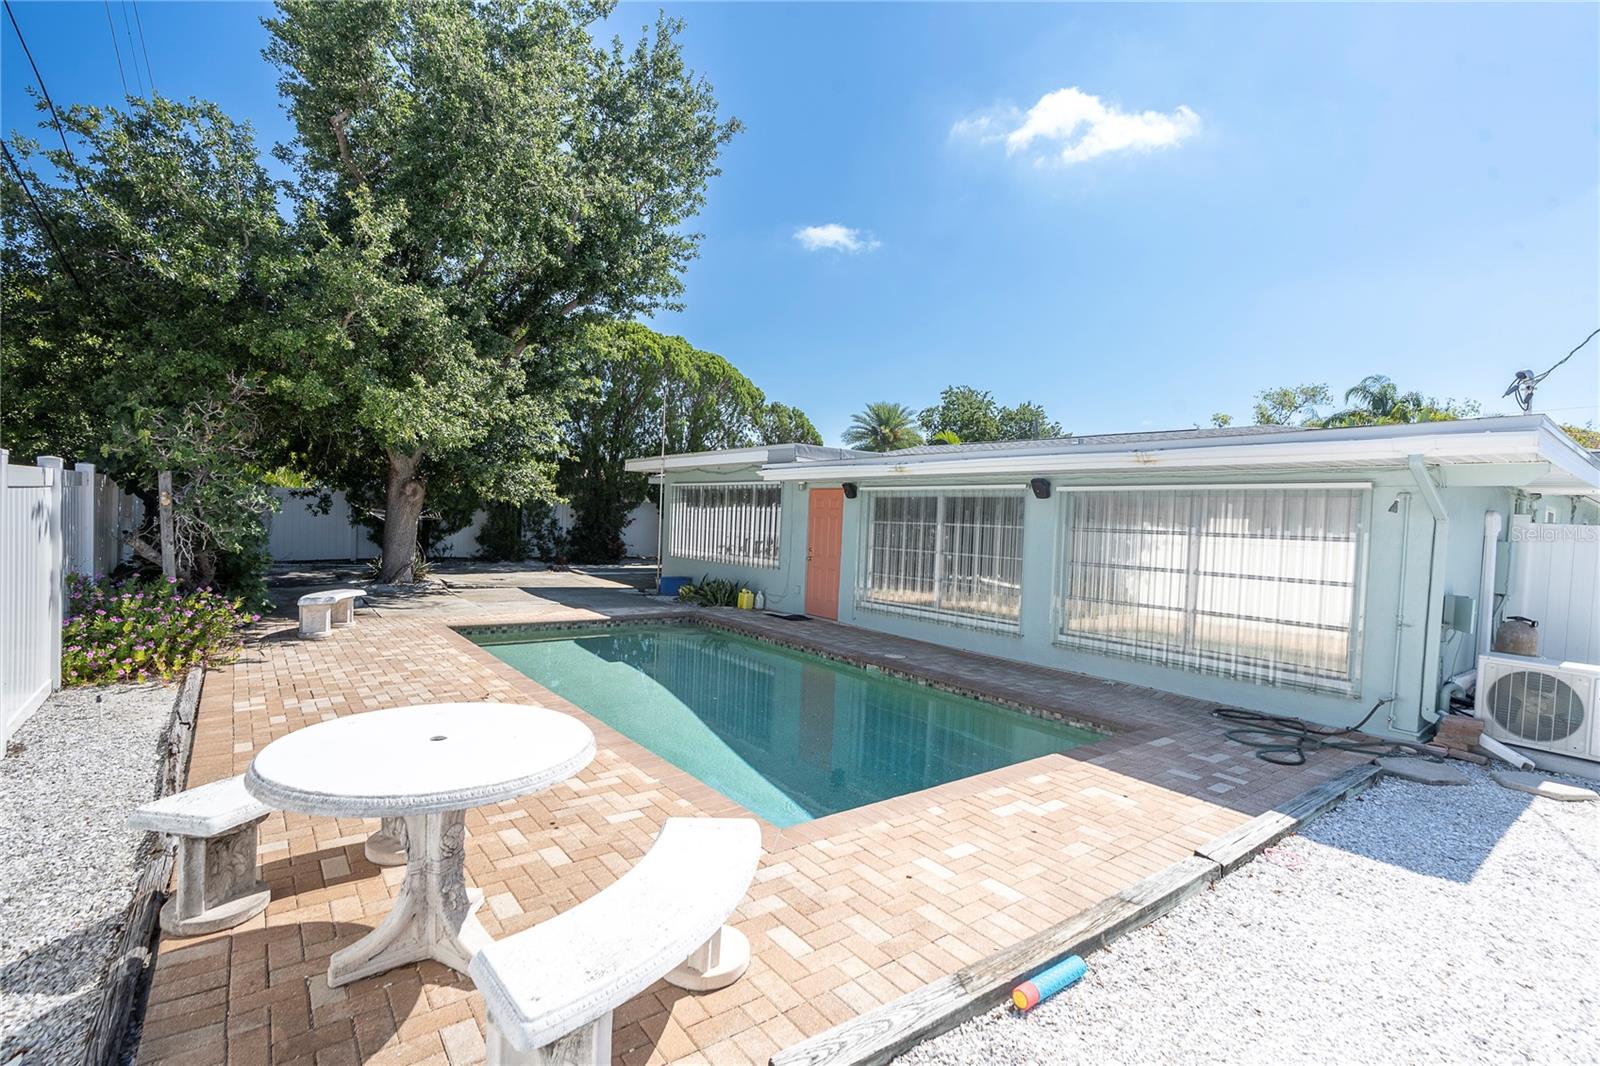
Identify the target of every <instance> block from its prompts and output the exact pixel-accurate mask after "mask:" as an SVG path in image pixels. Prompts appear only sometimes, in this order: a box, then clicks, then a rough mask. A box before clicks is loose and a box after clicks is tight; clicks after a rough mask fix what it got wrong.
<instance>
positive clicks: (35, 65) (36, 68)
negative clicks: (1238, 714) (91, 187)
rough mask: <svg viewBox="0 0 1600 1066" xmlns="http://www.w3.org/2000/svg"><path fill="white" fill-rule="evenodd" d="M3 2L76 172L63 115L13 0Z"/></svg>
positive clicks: (76, 162)
mask: <svg viewBox="0 0 1600 1066" xmlns="http://www.w3.org/2000/svg"><path fill="white" fill-rule="evenodd" d="M3 2H4V4H5V9H6V17H7V18H9V19H10V20H11V29H12V30H13V31H14V32H15V33H16V35H17V42H18V43H19V44H21V45H22V54H23V55H25V56H27V57H28V66H30V67H32V68H33V80H34V81H36V82H38V83H39V93H40V95H42V96H43V97H44V102H45V105H46V106H47V107H49V108H50V118H51V120H52V121H54V122H55V124H56V133H58V134H59V135H60V136H61V147H62V148H65V149H66V151H67V158H68V159H70V160H72V165H73V168H74V170H76V168H77V165H78V158H77V156H75V155H73V154H72V145H70V144H68V143H67V131H66V130H65V129H63V128H62V126H61V114H60V113H59V112H58V111H56V102H55V101H54V100H52V99H50V90H49V89H47V88H45V85H44V75H43V74H40V73H39V64H38V63H35V62H34V61H33V50H32V49H30V48H29V47H28V39H27V38H26V37H24V36H22V27H21V26H19V25H17V13H16V12H15V11H13V10H11V0H3ZM74 176H76V175H74ZM80 184H81V183H80Z"/></svg>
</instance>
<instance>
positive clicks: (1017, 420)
mask: <svg viewBox="0 0 1600 1066" xmlns="http://www.w3.org/2000/svg"><path fill="white" fill-rule="evenodd" d="M997 418H998V419H999V422H1000V438H999V439H1000V440H1049V439H1051V438H1054V437H1065V436H1067V435H1068V434H1067V431H1066V430H1065V429H1063V428H1062V426H1061V423H1060V422H1057V421H1056V420H1055V419H1053V418H1051V417H1050V416H1049V415H1047V414H1046V413H1045V410H1044V408H1043V407H1041V406H1040V405H1039V404H1036V403H1034V402H1032V401H1031V400H1025V401H1023V402H1022V403H1019V404H1017V406H1015V407H1002V408H1000V409H999V411H998V414H997Z"/></svg>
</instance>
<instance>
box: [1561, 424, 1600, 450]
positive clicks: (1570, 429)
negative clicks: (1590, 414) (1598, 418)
mask: <svg viewBox="0 0 1600 1066" xmlns="http://www.w3.org/2000/svg"><path fill="white" fill-rule="evenodd" d="M1561 429H1562V431H1563V432H1564V433H1566V435H1567V436H1569V437H1571V438H1572V439H1573V440H1575V441H1577V442H1578V444H1579V445H1581V446H1582V447H1584V448H1587V449H1589V450H1590V451H1596V450H1600V430H1597V429H1595V428H1594V423H1593V422H1590V423H1588V424H1586V425H1582V426H1576V425H1573V424H1572V423H1571V422H1563V423H1561Z"/></svg>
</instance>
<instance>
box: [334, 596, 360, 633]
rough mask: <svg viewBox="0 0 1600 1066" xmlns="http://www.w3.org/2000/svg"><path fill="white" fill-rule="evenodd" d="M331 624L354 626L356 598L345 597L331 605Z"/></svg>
mask: <svg viewBox="0 0 1600 1066" xmlns="http://www.w3.org/2000/svg"><path fill="white" fill-rule="evenodd" d="M333 624H334V625H336V626H353V625H355V624H356V598H355V597H354V596H346V597H345V598H344V599H342V600H340V601H339V602H338V603H336V604H334V605H333Z"/></svg>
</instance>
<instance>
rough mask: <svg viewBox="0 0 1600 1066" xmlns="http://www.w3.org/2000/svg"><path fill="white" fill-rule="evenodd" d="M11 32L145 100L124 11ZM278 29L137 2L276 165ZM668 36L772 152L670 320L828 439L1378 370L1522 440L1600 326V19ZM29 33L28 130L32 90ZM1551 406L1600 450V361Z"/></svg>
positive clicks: (1166, 420)
mask: <svg viewBox="0 0 1600 1066" xmlns="http://www.w3.org/2000/svg"><path fill="white" fill-rule="evenodd" d="M12 6H13V8H14V9H15V11H16V14H17V17H18V20H19V21H20V22H21V24H22V29H23V32H24V33H25V34H26V35H27V37H28V40H29V44H30V45H31V47H32V48H33V50H34V56H35V58H36V59H37V60H38V61H39V64H40V68H41V70H42V71H43V73H44V76H45V79H46V81H47V83H48V85H49V87H50V91H51V93H52V94H53V95H54V96H55V97H56V99H57V102H58V103H66V102H74V101H77V102H98V103H109V102H114V101H116V100H117V99H118V98H120V96H121V92H122V89H121V84H120V82H119V79H118V73H117V65H116V57H115V56H114V54H113V51H112V45H111V36H110V30H109V29H108V27H107V25H106V9H105V7H104V6H103V5H101V4H92V3H80V4H49V5H47V4H41V3H34V2H19V0H13V5H12ZM110 7H111V11H112V13H113V15H114V18H115V22H116V28H117V33H118V44H119V46H120V50H121V53H122V63H123V66H124V68H125V76H126V77H127V80H128V83H129V86H130V88H132V89H133V90H134V91H135V92H137V84H138V83H137V79H136V78H135V74H134V68H135V62H134V59H133V58H132V56H131V55H130V43H129V40H128V32H129V30H131V31H132V36H133V44H134V45H137V44H138V31H137V27H136V26H134V25H132V24H131V23H130V24H129V26H128V27H127V28H125V27H124V25H123V21H122V19H123V11H124V7H123V5H122V3H121V0H118V2H117V3H113V4H111V5H110ZM127 10H128V12H129V14H130V15H131V13H132V9H131V7H130V8H128V9H127ZM265 10H266V8H265V7H264V6H262V5H255V4H244V3H239V4H202V3H186V4H170V3H152V2H148V0H146V2H143V3H141V4H140V5H139V7H138V13H139V15H140V16H141V19H142V22H143V27H144V40H145V44H146V45H147V46H148V51H149V55H150V67H151V70H152V73H153V76H154V81H155V84H156V86H157V87H158V88H159V89H160V90H161V91H162V92H163V93H166V94H168V95H177V96H189V95H196V96H203V97H208V98H210V99H213V100H216V101H217V102H219V103H220V104H221V105H222V106H223V107H224V108H226V109H227V110H228V111H229V112H230V113H231V114H233V115H234V116H236V117H240V118H248V119H250V120H251V121H252V122H253V123H254V125H255V127H256V130H257V133H258V136H259V137H260V139H261V141H262V143H263V144H264V145H266V144H270V143H271V142H272V141H274V140H277V139H282V138H285V137H287V136H288V135H289V129H288V126H287V124H286V122H285V120H284V117H283V115H282V112H281V110H280V108H279V104H278V98H277V94H276V90H275V88H274V80H275V75H274V72H273V71H272V69H271V68H270V67H269V66H268V65H267V64H266V62H265V61H264V60H262V59H261V57H260V49H261V46H262V44H263V41H264V33H263V31H262V30H261V28H260V26H259V24H258V22H257V19H258V18H259V17H260V15H261V14H262V13H264V11H265ZM655 10H656V8H655V6H654V5H644V4H632V5H624V6H623V7H622V8H620V9H619V10H618V12H617V13H616V14H615V15H614V16H613V17H612V19H611V22H612V24H613V26H614V27H615V28H616V29H617V30H618V31H621V32H625V33H628V34H632V33H635V32H636V30H637V27H639V26H641V25H643V24H644V23H646V22H648V21H649V20H651V19H652V18H653V17H654V12H655ZM668 10H669V11H671V12H673V13H674V14H677V15H680V16H682V17H683V18H684V19H685V20H686V21H687V23H688V26H687V29H686V31H685V35H684V41H685V44H686V47H687V50H688V53H689V56H690V58H691V62H692V64H693V65H694V66H695V67H696V68H697V69H699V70H701V71H703V72H704V73H705V74H706V76H707V77H708V78H709V79H710V80H711V82H712V83H713V85H714V86H715V87H716V90H717V93H718V96H719V99H720V100H721V101H722V102H723V105H724V108H725V111H726V113H728V114H733V115H737V116H738V117H739V118H740V119H741V120H742V121H743V122H744V123H745V125H746V130H745V132H744V133H743V134H742V135H741V136H739V137H738V138H737V139H736V140H735V141H734V143H733V144H731V145H730V146H729V147H728V149H727V151H726V154H725V156H724V159H723V175H722V176H721V177H720V178H719V179H717V181H716V182H715V184H714V185H713V187H712V189H711V193H710V200H709V204H708V206H707V209H706V211H705V213H704V215H703V216H702V218H701V220H700V224H699V228H700V229H701V230H703V231H704V232H705V235H706V237H705V242H704V245H703V248H702V255H701V258H700V259H699V260H698V261H697V262H696V263H695V264H694V266H693V267H692V268H691V269H690V271H689V274H688V277H687V283H688V291H687V293H686V296H685V300H686V304H687V307H686V308H685V310H684V311H682V312H680V313H673V314H667V315H662V316H660V317H659V318H658V319H657V321H656V322H655V323H654V325H655V326H656V327H657V328H660V329H663V330H666V331H669V332H674V333H682V334H683V335H685V336H686V337H688V338H689V339H690V340H691V341H692V342H693V343H695V344H696V345H698V346H700V347H703V348H708V349H710V350H712V351H716V352H720V353H721V354H723V355H725V356H727V357H728V358H729V359H731V360H732V361H733V362H734V363H735V364H736V365H737V366H738V367H739V368H740V369H741V370H743V371H744V372H745V373H746V374H748V375H749V376H750V377H751V378H752V379H753V380H754V381H755V382H756V383H757V384H758V385H760V386H761V387H762V388H763V389H765V390H766V392H767V394H768V395H769V396H770V397H772V398H773V399H781V400H784V401H786V402H791V403H796V404H798V405H800V406H801V407H803V408H804V409H805V410H806V411H807V412H809V413H810V414H811V416H812V418H813V420H814V421H815V422H816V423H817V425H818V426H819V428H821V429H822V431H823V434H824V436H825V437H827V439H828V440H829V442H830V443H832V442H835V441H837V439H838V435H839V433H840V431H841V430H842V429H843V428H844V426H845V425H846V423H847V422H848V419H849V416H850V414H851V413H852V412H853V411H855V410H858V409H859V408H860V407H861V406H862V404H864V403H865V402H866V401H868V400H884V399H887V400H897V401H900V402H903V403H907V404H910V405H911V406H913V407H919V408H920V407H921V406H923V405H926V404H928V403H930V402H932V401H933V400H934V399H935V398H936V396H937V394H938V391H939V389H940V388H941V387H943V386H944V385H947V384H971V385H976V386H978V387H981V388H986V389H990V390H992V391H993V392H994V393H995V395H996V397H997V398H998V399H1000V400H1001V401H1002V402H1006V403H1016V402H1019V401H1021V400H1035V401H1038V402H1040V403H1043V404H1044V405H1045V406H1046V407H1047V408H1048V409H1049V411H1050V412H1051V413H1052V414H1053V415H1054V416H1055V417H1056V418H1057V419H1059V420H1060V421H1061V422H1062V423H1063V424H1064V425H1065V426H1066V428H1067V429H1068V430H1070V431H1074V432H1078V433H1090V432H1104V431H1116V430H1126V429H1136V428H1141V427H1155V428H1165V427H1175V426H1186V425H1192V424H1195V423H1197V422H1198V423H1204V422H1205V421H1206V420H1208V419H1209V417H1210V415H1211V414H1212V412H1215V411H1228V412H1231V413H1233V414H1234V415H1235V416H1236V417H1238V418H1239V419H1240V420H1241V421H1246V420H1248V413H1249V407H1250V400H1251V397H1252V395H1253V394H1254V393H1255V392H1257V391H1258V390H1260V389H1262V388H1264V387H1267V386H1271V385H1277V384H1290V383H1298V382H1303V381H1322V382H1326V383H1328V384H1330V385H1331V386H1333V387H1334V388H1335V390H1342V389H1343V388H1344V387H1346V386H1348V385H1350V384H1352V383H1354V382H1355V381H1356V380H1357V379H1359V378H1360V377H1362V376H1363V375H1365V374H1368V373H1380V372H1381V373H1387V374H1389V375H1390V376H1392V377H1394V378H1395V379H1396V380H1397V381H1398V382H1400V383H1401V384H1402V385H1403V386H1405V387H1408V388H1417V389H1421V390H1422V391H1424V392H1428V393H1431V394H1435V395H1439V396H1454V397H1458V398H1471V399H1475V400H1478V401H1480V402H1481V403H1482V404H1483V406H1484V410H1485V411H1486V412H1489V413H1495V412H1506V413H1510V412H1511V411H1512V410H1513V408H1512V406H1511V404H1510V401H1507V400H1502V399H1501V398H1500V393H1501V391H1502V390H1503V389H1504V388H1505V386H1506V385H1507V384H1508V383H1509V382H1510V380H1511V374H1512V372H1513V371H1515V370H1517V369H1518V368H1521V367H1530V368H1532V369H1533V370H1535V371H1540V370H1543V369H1545V368H1546V367H1548V366H1549V365H1550V364H1551V363H1553V362H1555V361H1556V360H1557V359H1559V358H1560V357H1561V356H1562V355H1563V354H1565V353H1566V351H1567V350H1568V349H1569V348H1571V347H1572V345H1574V344H1576V343H1577V342H1578V341H1579V340H1581V339H1582V338H1583V337H1584V336H1585V335H1586V334H1587V333H1588V332H1589V331H1590V330H1592V329H1594V328H1595V327H1596V326H1597V325H1600V93H1597V91H1596V86H1597V84H1600V58H1597V57H1600V7H1596V6H1595V5H1571V6H1557V5H1548V6H1536V5H1518V6H1489V5H1482V6H1464V5H1463V6H1444V5H1426V6H1425V5H1406V6H1398V5H1397V6H1384V5H1370V4H1363V5H1339V6H1300V5H1282V6H1246V5H1226V6H1224V5H1195V6H1178V5H1168V6H1152V7H1144V6H1133V5H1117V6H1093V7H1066V6H1051V5H1018V6H995V5H988V6H978V5H971V6H969V5H958V4H929V5H923V4H890V5H865V4H862V5H853V4H815V5H789V4H687V5H677V6H671V7H669V8H668ZM4 38H5V44H4V55H3V59H4V67H3V71H0V74H3V82H0V85H3V90H0V91H3V96H0V104H3V119H4V125H5V127H6V128H7V130H10V129H13V128H16V127H19V126H20V127H28V126H31V124H32V122H33V121H34V119H33V116H32V115H31V113H30V112H29V110H28V102H27V100H26V97H25V96H24V92H23V90H24V88H25V86H26V85H28V84H29V83H30V82H31V81H32V73H31V71H30V70H29V69H28V66H27V63H26V61H25V59H24V58H23V57H22V55H21V50H20V49H19V48H18V47H17V43H16V37H15V35H14V34H13V33H12V32H11V30H10V27H9V26H7V27H5V30H4ZM137 65H138V69H139V73H140V74H142V73H143V62H142V53H141V56H140V61H139V63H138V64H137ZM1064 90H1076V92H1066V91H1064ZM1537 407H1538V409H1541V410H1544V411H1547V412H1548V413H1550V414H1552V415H1553V416H1555V417H1558V418H1561V419H1563V420H1570V421H1576V422H1579V423H1583V422H1585V421H1589V420H1593V421H1595V422H1596V423H1600V339H1597V341H1596V342H1595V343H1593V344H1591V345H1590V347H1588V348H1586V349H1585V350H1584V351H1583V352H1580V353H1579V355H1577V356H1576V357H1574V358H1573V360H1572V361H1571V362H1569V363H1568V364H1567V365H1566V366H1564V367H1562V368H1561V369H1560V370H1558V371H1556V373H1555V374H1554V375H1552V376H1551V378H1550V379H1549V380H1548V381H1547V382H1546V383H1545V385H1544V386H1543V387H1542V388H1541V390H1540V392H1539V396H1538V401H1537Z"/></svg>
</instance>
